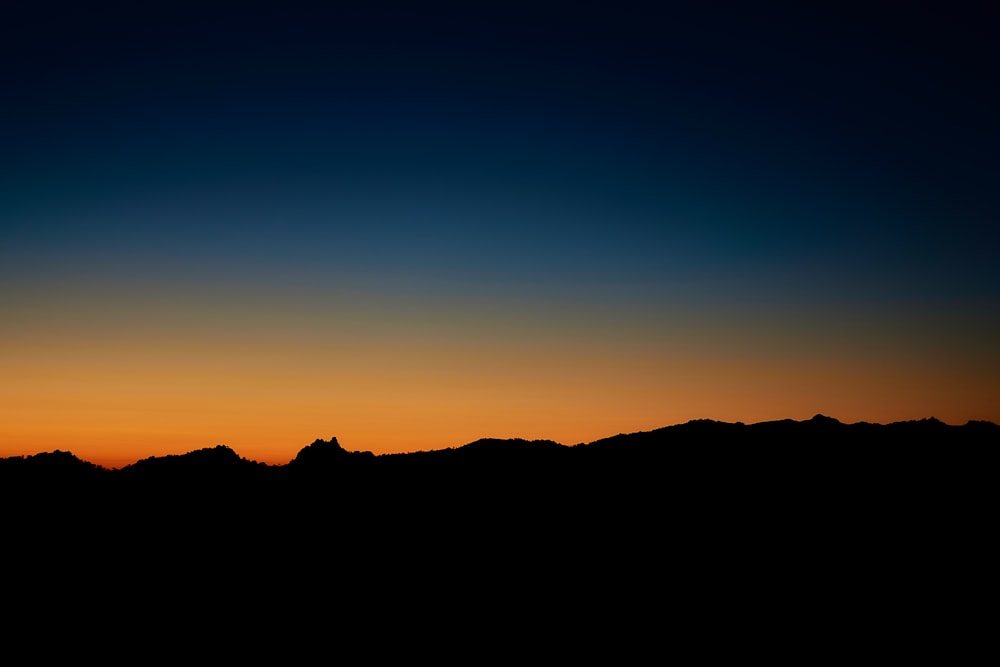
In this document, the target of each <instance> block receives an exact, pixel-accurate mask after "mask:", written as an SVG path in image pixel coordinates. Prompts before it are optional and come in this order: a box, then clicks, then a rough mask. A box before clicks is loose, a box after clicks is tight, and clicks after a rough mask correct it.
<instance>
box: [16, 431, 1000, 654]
mask: <svg viewBox="0 0 1000 667" xmlns="http://www.w3.org/2000/svg"><path fill="white" fill-rule="evenodd" d="M998 445H1000V426H998V425H996V424H993V423H991V422H968V423H966V424H964V425H960V426H958V425H948V424H945V423H943V422H940V421H938V420H936V419H924V420H916V421H908V422H896V423H891V424H872V423H864V422H861V423H853V424H847V423H842V422H840V421H838V420H836V419H833V418H830V417H827V416H824V415H817V416H815V417H813V418H812V419H808V420H803V421H794V420H778V421H771V422H760V423H756V424H743V423H740V422H736V423H732V422H721V421H714V420H693V421H689V422H686V423H683V424H677V425H673V426H667V427H664V428H660V429H655V430H651V431H643V432H635V433H621V434H618V435H614V436H611V437H608V438H602V439H600V440H596V441H593V442H589V443H577V444H572V445H566V444H561V443H557V442H553V441H548V440H525V439H517V438H513V439H496V438H485V439H481V440H476V441H474V442H470V443H467V444H465V445H462V446H458V447H449V448H444V449H439V450H429V451H421V452H413V453H406V454H383V455H377V456H376V455H374V454H372V453H371V452H354V451H349V450H346V449H345V448H344V447H342V446H341V444H340V443H339V442H338V440H337V438H335V437H333V438H330V439H328V440H322V439H317V440H315V441H314V442H312V443H311V444H308V445H306V446H305V447H303V448H302V449H301V450H300V451H299V452H298V453H297V454H296V456H295V457H294V458H293V459H292V460H291V461H290V462H289V463H287V464H285V465H267V464H262V463H258V462H255V461H250V460H247V459H244V458H242V457H240V456H239V455H238V454H237V453H236V452H235V451H233V450H232V449H231V448H229V447H227V446H222V445H220V446H216V447H211V448H205V449H199V450H196V451H192V452H189V453H187V454H182V455H168V456H160V457H150V458H146V459H142V460H140V461H137V462H135V463H134V464H132V465H129V466H125V467H123V468H120V469H104V468H101V467H99V466H95V465H93V464H91V463H88V462H86V461H82V460H80V459H79V458H77V457H76V456H74V455H73V454H71V453H69V452H65V451H58V450H57V451H54V452H50V453H45V454H35V455H32V456H20V457H8V458H4V459H0V500H2V502H3V505H2V506H3V508H4V523H3V527H2V532H0V536H2V538H3V549H4V550H3V554H4V565H5V567H6V571H7V572H8V574H9V575H10V576H12V577H13V576H15V575H16V577H17V579H18V580H20V581H25V582H31V585H30V586H29V587H28V588H25V589H24V590H25V591H27V592H26V594H25V595H24V596H23V599H21V600H20V601H19V602H17V604H19V605H21V607H20V608H30V606H31V605H33V604H38V601H39V600H44V601H46V602H45V604H46V605H47V607H46V609H51V608H52V607H53V601H56V604H57V605H62V606H65V605H66V604H77V605H82V606H83V607H84V608H86V607H87V606H88V605H92V604H93V603H94V602H95V601H97V600H100V601H102V604H104V605H106V608H107V609H110V610H112V611H110V612H106V613H108V614H111V617H112V618H115V619H117V621H116V622H117V623H120V624H124V626H123V627H129V623H133V625H134V622H133V619H135V620H138V619H143V618H154V617H156V615H157V614H162V613H164V612H165V610H168V609H177V610H182V611H177V612H172V613H182V614H183V615H184V618H185V619H186V620H185V623H189V624H196V625H198V626H199V627H204V628H210V627H213V626H215V625H216V623H217V622H218V619H221V618H226V619H231V620H233V622H239V623H242V624H245V626H246V627H252V628H259V629H260V631H261V632H265V631H266V632H270V631H272V629H273V628H275V627H280V628H282V629H283V630H284V632H285V635H284V636H289V635H292V636H294V635H295V634H296V633H297V632H299V631H300V630H301V628H312V630H313V631H314V632H316V631H318V630H319V629H320V628H323V629H324V632H325V631H327V625H324V624H328V620H327V616H326V615H324V612H323V611H322V609H320V607H315V606H313V605H317V604H318V605H328V606H331V607H335V608H336V609H337V610H338V611H343V612H345V613H347V614H348V615H349V616H351V617H352V618H353V619H355V620H356V621H357V620H358V619H365V620H364V622H365V623H371V624H372V625H373V626H374V627H383V625H384V623H386V621H385V620H384V619H386V618H388V617H389V616H390V615H392V614H395V615H396V617H402V618H405V619H422V618H424V619H429V618H434V619H438V618H447V619H449V622H450V623H454V624H458V625H457V626H456V627H468V626H469V624H470V623H473V624H476V627H478V629H479V631H480V632H484V631H486V629H487V628H488V627H489V628H492V631H490V632H489V634H490V635H491V636H492V635H495V634H496V633H500V634H504V633H505V632H512V631H514V630H512V629H511V628H514V627H516V628H521V627H522V626H523V627H524V628H525V629H524V630H520V629H518V630H517V631H518V632H529V633H530V632H543V630H542V629H543V628H547V629H546V630H544V632H545V633H546V634H547V635H551V633H552V632H555V631H556V630H555V629H554V628H555V627H556V626H555V625H553V623H556V621H560V622H563V623H571V624H572V625H573V627H574V628H577V629H579V630H581V631H583V632H584V634H586V635H590V634H601V633H604V634H602V635H601V636H605V635H607V633H609V632H614V633H615V636H621V630H622V628H621V624H622V623H624V624H626V625H627V626H628V628H629V632H635V631H641V632H644V633H652V635H651V636H659V635H658V633H662V632H668V633H669V634H670V635H671V636H672V635H673V633H680V634H682V635H683V636H684V637H687V638H695V639H696V641H697V643H699V645H705V646H711V645H713V644H712V642H714V641H718V638H719V635H720V633H722V634H724V635H725V637H726V638H727V641H739V642H740V645H741V646H751V645H753V643H754V642H757V643H759V642H762V641H766V638H767V637H774V634H773V633H774V632H779V634H780V636H781V638H779V639H775V640H774V641H777V642H786V641H789V640H788V639H787V636H789V634H791V635H794V636H795V637H796V638H798V639H799V640H801V641H807V642H811V641H817V642H823V641H828V640H829V637H830V633H834V634H836V633H837V632H842V631H843V630H837V629H838V628H842V627H844V626H843V624H844V623H845V622H846V621H845V620H844V619H850V627H851V628H858V627H870V628H881V630H880V631H882V632H884V631H885V627H886V624H887V623H897V624H900V623H901V624H904V625H907V626H908V627H920V625H919V624H921V623H926V619H927V618H935V619H936V618H939V615H937V612H936V611H935V610H937V609H949V610H951V611H949V613H950V614H951V615H952V616H951V617H952V618H954V617H956V616H955V615H956V614H957V613H958V612H955V611H954V610H955V609H963V608H964V607H962V606H961V605H963V604H965V603H966V600H964V598H963V597H962V596H963V595H964V592H965V591H977V590H980V589H981V587H982V585H983V582H984V581H988V580H989V577H990V576H991V572H992V569H993V568H994V563H995V559H994V556H995V555H996V554H995V548H994V547H992V546H991V545H992V541H993V540H992V531H991V527H992V525H993V510H992V508H993V507H994V506H995V501H996V492H995V486H996V482H995V478H996V473H997V466H996V461H997V447H998ZM11 580H12V581H13V579H11ZM12 600H13V599H12ZM309 601H313V602H309ZM11 604H14V602H13V601H11ZM171 605H176V606H175V607H171ZM304 605H305V606H304ZM500 610H503V611H502V614H503V615H505V617H507V618H510V619H516V621H515V620H511V621H510V622H509V623H508V624H507V625H503V623H502V622H501V621H498V620H490V619H496V618H497V616H496V615H497V614H498V613H500ZM78 613H79V614H83V612H78ZM428 615H429V616H428ZM928 615H930V616H928ZM958 617H960V618H963V619H965V618H966V617H965V616H958ZM887 619H888V620H887ZM490 623H501V625H502V628H501V627H500V626H496V627H494V626H490V625H489V624H490ZM510 623H513V624H514V625H510ZM420 625H421V627H425V628H426V626H427V623H426V622H425V623H422V624H420ZM935 627H939V626H937V625H936V626H935ZM504 628H505V629H504ZM612 628H616V630H612ZM664 628H666V630H665V629H664ZM776 628H777V629H776ZM855 631H856V630H855ZM386 632H387V633H388V634H394V633H397V632H399V628H398V627H397V626H392V629H389V630H386ZM769 633H770V634H769ZM321 634H322V633H321ZM322 636H324V637H325V635H322ZM838 636H839V635H838ZM338 641H339V639H338ZM579 641H586V638H585V637H580V638H579ZM767 641H769V640H767ZM626 652H627V649H626Z"/></svg>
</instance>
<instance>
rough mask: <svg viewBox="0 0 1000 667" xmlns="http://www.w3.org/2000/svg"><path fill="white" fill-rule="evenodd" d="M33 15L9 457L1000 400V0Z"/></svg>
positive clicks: (6, 365)
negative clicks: (960, 4)
mask: <svg viewBox="0 0 1000 667" xmlns="http://www.w3.org/2000/svg"><path fill="white" fill-rule="evenodd" d="M20 4H24V5H25V7H21V8H14V9H11V8H7V9H5V10H4V14H5V16H4V17H3V19H2V20H0V25H2V27H0V53H2V56H3V63H4V64H3V70H2V83H3V104H2V105H0V120H2V125H0V141H2V144H0V169H2V173H0V175H2V181H0V223H2V226H0V313H2V327H0V371H2V374H0V456H13V455H20V454H31V453H36V452H41V451H51V450H53V449H63V450H69V451H72V452H73V453H75V454H76V455H77V456H80V457H81V458H84V459H87V460H90V461H93V462H95V463H99V464H102V465H106V466H112V467H116V466H120V465H123V464H127V463H130V462H133V461H135V460H137V459H139V458H144V457H148V456H153V455H164V454H170V453H183V452H187V451H190V450H192V449H197V448H202V447H209V446H214V445H216V444H226V445H229V446H230V447H232V448H233V449H234V450H235V451H237V452H238V453H239V454H240V455H241V456H244V457H247V458H250V459H255V460H258V461H262V462H269V463H286V462H287V461H288V460H290V459H291V458H292V457H293V456H294V455H295V453H296V452H297V451H298V450H299V449H300V448H301V447H302V446H304V445H305V444H308V443H309V442H311V441H313V440H314V439H316V438H318V437H323V438H326V437H329V436H332V435H335V436H337V437H338V438H339V439H340V441H341V442H342V443H343V444H344V446H345V447H346V448H347V449H351V450H370V451H373V452H375V453H384V452H404V451H415V450H422V449H433V448H442V447H451V446H458V445H461V444H464V443H466V442H470V441H472V440H475V439H477V438H480V437H524V438H548V439H553V440H557V441H559V442H563V443H568V444H572V443H576V442H583V441H591V440H595V439H598V438H601V437H605V436H609V435H613V434H615V433H619V432H627V431H638V430H649V429H652V428H657V427H660V426H666V425H669V424H673V423H678V422H683V421H687V420H690V419H697V418H710V419H719V420H726V421H745V422H752V421H762V420H769V419H782V418H786V417H787V418H793V419H805V418H809V417H811V416H812V415H814V414H816V413H823V414H827V415H830V416H832V417H836V418H838V419H840V420H841V421H850V422H853V421H878V422H888V421H898V420H907V419H920V418H924V417H931V416H934V417H937V418H938V419H941V420H943V421H946V422H949V423H964V422H965V421H967V420H971V419H985V420H990V421H1000V343H998V341H1000V261H998V258H997V249H998V247H1000V245H998V244H1000V231H998V229H1000V199H998V198H1000V163H998V159H1000V158H998V156H1000V139H998V136H1000V133H998V122H1000V88H998V85H997V75H996V68H995V66H996V63H997V62H1000V53H998V48H997V46H996V40H995V35H996V32H997V29H998V28H1000V24H998V20H997V10H995V9H994V8H993V6H992V4H993V3H987V2H983V3H980V4H979V5H978V6H977V5H972V6H971V7H968V8H962V9H958V8H957V7H956V5H955V4H954V3H936V4H937V5H938V6H937V7H936V8H934V9H927V8H921V7H918V6H916V3H903V4H900V5H898V6H893V7H892V8H889V6H888V5H880V4H879V3H877V2H874V3H873V2H868V3H860V4H859V5H858V6H857V8H856V9H851V8H850V7H848V6H846V5H844V4H843V3H831V4H830V6H828V7H826V8H825V9H822V10H821V9H815V8H813V9H809V8H806V7H804V6H805V5H812V4H813V3H770V2H764V3H732V6H730V3H725V2H722V3H719V2H693V3H686V2H684V3H669V2H663V3H654V4H651V5H648V6H647V5H639V4H633V3H628V2H606V3H603V2H579V3H567V4H565V5H555V4H551V3H544V2H533V3H527V4H524V5H523V6H519V5H517V3H509V2H504V3H491V2H486V3H483V2H454V3H441V2H429V3H420V2H413V3H398V4H397V3H383V2H371V3H369V2H365V3H358V4H359V7H343V6H341V5H340V3H319V2H315V3H314V2H297V1H295V0H291V1H283V2H274V3H259V2H239V3H232V4H219V3H212V2H202V3H196V4H193V5H191V6H190V7H187V8H186V7H185V6H184V5H183V3H177V2H167V3H159V2H150V3H146V2H139V3H113V4H108V5H106V6H105V5H103V3H73V4H67V5H66V6H65V7H63V6H62V5H55V4H52V3H20ZM97 7H105V8H104V9H100V10H99V9H97Z"/></svg>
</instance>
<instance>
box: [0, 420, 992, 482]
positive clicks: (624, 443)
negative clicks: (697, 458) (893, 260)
mask: <svg viewBox="0 0 1000 667" xmlns="http://www.w3.org/2000/svg"><path fill="white" fill-rule="evenodd" d="M948 434H954V435H955V436H956V437H960V438H965V440H968V441H976V442H980V441H985V442H992V441H996V442H1000V425H997V424H996V423H994V422H991V421H986V420H969V421H968V422H966V423H965V424H964V425H950V424H947V423H945V422H942V421H941V420H939V419H937V418H935V417H928V418H924V419H918V420H908V421H897V422H889V423H887V424H879V423H870V422H855V423H845V422H842V421H840V420H838V419H836V418H834V417H830V416H827V415H824V414H822V413H817V414H816V415H814V416H813V417H811V418H809V419H806V420H801V421H798V420H794V419H780V420H773V421H762V422H756V423H751V424H744V423H743V422H727V421H720V420H714V419H692V420H689V421H687V422H684V423H679V424H674V425H671V426H664V427H661V428H657V429H653V430H650V431H635V432H631V433H618V434H617V435H613V436H609V437H606V438H600V439H598V440H594V441H591V442H581V443H577V444H574V445H572V446H567V445H564V444H562V443H559V442H556V441H553V440H528V439H525V438H480V439H478V440H474V441H472V442H469V443H467V444H464V445H461V446H457V447H447V448H442V449H434V450H429V451H421V452H408V453H407V452H404V453H392V454H380V455H375V454H373V453H372V452H370V451H349V450H347V449H345V448H344V447H343V446H342V445H341V444H340V442H339V440H338V439H337V438H336V437H331V438H329V439H328V440H323V439H321V438H317V439H316V440H314V441H313V442H312V443H310V444H309V445H306V446H305V447H303V448H302V449H301V450H299V451H298V453H297V454H296V455H295V457H294V458H293V459H292V460H291V461H289V463H288V464H286V465H280V464H279V465H273V464H265V463H258V462H256V461H253V460H250V459H246V458H243V457H241V456H240V455H239V454H237V452H236V451H235V450H233V449H232V448H231V447H229V446H227V445H216V446H214V447H206V448H202V449H196V450H193V451H190V452H187V453H185V454H167V455H162V456H150V457H146V458H144V459H140V460H138V461H136V462H135V463H132V464H129V465H127V466H124V467H123V468H120V469H117V470H121V471H129V472H132V473H134V472H136V471H150V470H157V471H161V472H162V471H165V470H195V469H203V470H231V469H243V468H248V467H254V466H256V467H261V468H289V469H296V470H303V469H310V468H322V469H330V468H333V467H336V466H338V465H343V466H349V465H354V464H356V463H358V462H359V461H376V460H380V461H389V460H392V461H396V462H398V461H406V460H417V459H421V460H426V459H434V460H442V457H444V458H449V457H450V456H454V455H458V456H460V457H462V458H465V459H473V458H475V459H477V460H487V459H489V458H491V457H496V456H503V455H505V454H510V453H512V452H518V453H523V454H526V455H530V454H540V453H545V452H559V451H564V450H571V449H572V450H590V451H599V450H600V451H603V450H609V449H617V448H619V447H627V448H634V447H639V448H640V449H644V450H647V449H648V450H651V451H652V450H657V449H662V447H665V446H669V445H671V444H673V445H678V444H682V443H683V444H684V445H685V446H687V445H691V444H692V443H695V444H699V443H700V444H718V443H722V442H731V441H732V442H735V441H741V442H746V441H754V442H758V441H761V439H762V438H763V439H765V440H768V439H769V440H768V441H769V442H784V441H795V442H797V443H800V444H802V445H808V444H809V442H810V441H814V442H817V443H819V442H822V443H825V444H830V443H832V442H843V443H844V444H848V443H852V442H857V441H859V438H860V439H863V440H865V441H869V440H878V439H880V438H882V439H883V440H886V441H889V440H892V441H894V442H895V441H898V440H900V439H904V440H905V439H911V440H915V441H920V442H924V441H931V440H934V439H935V438H940V437H946V436H948ZM841 436H843V438H844V439H843V440H838V438H841ZM855 436H857V437H855ZM0 464H3V470H5V471H7V472H8V473H10V474H16V470H15V468H16V469H18V470H21V469H26V468H28V467H31V468H33V469H43V468H44V469H56V468H62V469H84V468H86V469H91V470H109V469H106V468H102V467H101V466H98V465H96V464H94V463H91V462H89V461H85V460H82V459H80V458H78V457H77V456H75V455H74V454H72V453H71V452H67V451H63V450H59V449H57V450H54V451H52V452H43V453H39V454H33V455H27V456H25V455H22V456H11V457H6V458H0ZM109 471H110V472H115V471H116V469H110V470H109Z"/></svg>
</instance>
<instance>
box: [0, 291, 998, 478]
mask: <svg viewBox="0 0 1000 667" xmlns="http://www.w3.org/2000/svg"><path fill="white" fill-rule="evenodd" d="M504 307H506V308H507V309H508V310H509V309H510V307H509V306H502V305H501V307H500V308H501V311H502V310H503V308H504ZM206 312H207V310H199V311H198V312H197V313H187V314H186V318H182V319H181V321H182V322H187V323H190V322H192V321H197V322H199V323H200V324H201V326H200V327H193V326H191V325H190V324H184V325H182V324H176V325H170V324H169V323H164V322H162V321H158V320H157V321H155V322H153V324H156V326H151V322H149V321H146V322H145V323H144V322H143V321H142V320H141V319H139V320H133V321H132V322H131V323H130V325H129V326H126V323H124V322H123V321H121V320H118V321H115V319H114V318H113V317H108V318H106V319H105V320H103V321H102V323H100V324H98V325H92V326H90V328H88V327H87V326H83V325H79V326H76V327H73V328H72V331H71V333H67V332H66V331H65V330H63V329H58V328H52V327H48V326H46V327H44V328H38V329H35V330H29V329H22V330H20V331H14V332H13V333H11V332H8V334H7V337H6V339H5V340H4V345H3V348H2V349H3V351H4V352H5V354H4V355H3V357H2V358H0V361H2V363H3V372H4V380H3V382H2V383H0V456H18V455H26V454H33V453H38V452H43V451H52V450H55V449H61V450H64V451H71V452H73V453H74V454H76V455H77V456H79V457H80V458H82V459H85V460H88V461H92V462H94V463H97V464H99V465H103V466H105V467H121V466H123V465H127V464H129V463H132V462H134V461H136V460H139V459H141V458H145V457H148V456H161V455H166V454H180V453H185V452H187V451H191V450H194V449H200V448H203V447H211V446H215V445H219V444H223V445H227V446H229V447H231V448H233V450H235V451H236V452H237V453H238V454H239V455H240V456H243V457H245V458H248V459H251V460H256V461H261V462H265V463H271V464H284V463H287V462H288V461H289V460H291V459H292V458H293V457H294V456H295V454H296V453H297V452H298V451H299V450H300V449H301V448H302V447H304V446H305V445H307V444H309V443H310V442H312V441H313V440H315V439H316V438H323V439H327V438H330V437H337V438H338V439H339V441H340V443H341V444H342V445H343V446H344V447H345V448H346V449H348V450H358V451H372V452H374V453H376V454H381V453H392V452H407V451H419V450H430V449H440V448H445V447H455V446H460V445H462V444H465V443H467V442H471V441H473V440H476V439H478V438H481V437H504V438H506V437H523V438H528V439H551V440H556V441H558V442H561V443H563V444H575V443H578V442H589V441H593V440H596V439H599V438H603V437H607V436H611V435H615V434H617V433H622V432H632V431H642V430H650V429H654V428H658V427H661V426H668V425H671V424H675V423H681V422H685V421H688V420H690V419H701V418H708V419H718V420H723V421H743V422H747V423H750V422H756V421H766V420H770V419H783V418H793V419H807V418H809V417H811V416H812V415H814V414H816V413H823V414H827V415H829V416H832V417H835V418H837V419H840V420H841V421H846V422H854V421H872V422H889V421H897V420H905V419H920V418H924V417H931V416H933V417H937V418H938V419H941V420H943V421H946V422H949V423H964V422H965V421H968V420H969V419H987V420H990V421H998V420H1000V412H998V407H997V405H998V404H997V402H995V401H992V399H995V398H996V397H997V396H1000V380H998V379H997V378H998V376H1000V374H998V373H996V372H995V371H996V369H993V368H991V367H990V366H989V365H988V364H987V365H985V366H984V365H982V364H978V363H977V357H976V351H975V350H963V351H961V353H956V352H952V353H950V354H944V353H939V354H937V355H936V356H935V355H930V354H926V353H925V350H924V349H923V348H921V347H920V345H919V344H915V343H911V344H910V346H909V347H907V345H900V344H898V343H896V342H895V341H893V340H891V339H890V338H886V339H879V338H877V337H863V336H854V337H853V338H852V337H850V336H846V335H843V334H831V333H830V331H829V330H828V329H825V328H823V327H807V328H804V329H802V328H800V329H798V330H789V329H788V328H787V327H786V328H783V329H781V328H774V329H772V328H765V327H762V326H757V327H756V328H755V327H754V326H752V325H750V324H747V323H745V322H744V323H743V325H742V329H738V330H737V329H734V328H732V327H730V328H728V329H727V327H726V326H724V324H725V323H724V322H723V321H721V320H719V319H718V318H712V317H706V316H699V315H698V314H697V313H691V312H688V313H684V314H683V315H684V316H683V317H678V318H677V319H676V320H671V321H666V320H657V321H653V322H637V321H628V320H627V318H626V319H622V317H625V316H624V315H622V317H619V318H617V319H615V320H614V321H613V323H611V324H601V322H602V321H601V320H599V319H595V318H592V317H590V315H591V314H589V313H585V312H579V313H575V314H574V313H573V312H572V311H571V310H567V312H564V313H562V314H560V315H553V316H549V317H548V318H546V317H544V316H541V315H539V314H538V313H532V314H531V315H532V317H527V318H522V319H520V320H516V322H517V324H512V323H511V322H514V321H515V320H513V319H510V320H508V319H504V317H503V316H502V314H503V313H502V312H501V313H500V314H499V315H498V314H497V313H496V312H492V311H490V310H488V309H486V308H480V309H479V310H478V311H477V310H476V309H475V308H472V307H467V308H465V309H464V310H461V309H460V310H459V311H449V312H445V311H443V310H441V311H434V310H433V309H429V310H426V311H424V312H423V313H421V315H422V318H421V317H417V318H414V315H413V313H412V312H409V313H406V314H405V320H404V319H403V318H402V317H398V316H396V315H393V314H391V313H390V314H388V315H386V316H384V317H382V318H373V317H371V311H366V312H361V311H359V310H358V309H355V310H354V311H352V312H350V313H348V314H346V315H345V314H344V313H343V312H342V313H341V317H340V318H339V319H338V318H326V319H324V318H322V317H318V316H316V315H310V316H309V317H299V318H292V319H291V320H289V319H288V318H284V319H282V320H281V322H282V324H280V325H278V324H274V323H273V322H274V321H275V320H272V319H270V318H263V317H259V318H257V319H254V316H253V315H252V313H250V312H249V311H247V310H243V311H241V312H238V313H237V312H235V311H231V312H229V314H228V315H226V316H225V317H228V318H230V321H229V324H231V325H232V326H229V327H227V326H223V325H224V324H226V322H225V321H224V320H218V321H216V323H215V324H216V325H217V326H208V325H206V324H205V323H206V321H208V320H210V319H211V318H210V317H208V316H205V315H204V314H205V313H206ZM455 312H461V313H463V314H460V315H456V314H455ZM195 315H199V316H200V317H195ZM348 315H349V316H348ZM522 315H523V313H522ZM42 319H43V321H44V319H45V318H42ZM415 321H416V322H419V323H420V324H414V322H415ZM344 323H346V324H344ZM251 325H252V326H251ZM769 326H770V325H769ZM727 331H730V332H731V333H726V332H727ZM720 332H721V333H720ZM933 342H934V341H931V343H933ZM956 349H957V348H956ZM816 350H821V353H820V352H816Z"/></svg>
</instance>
